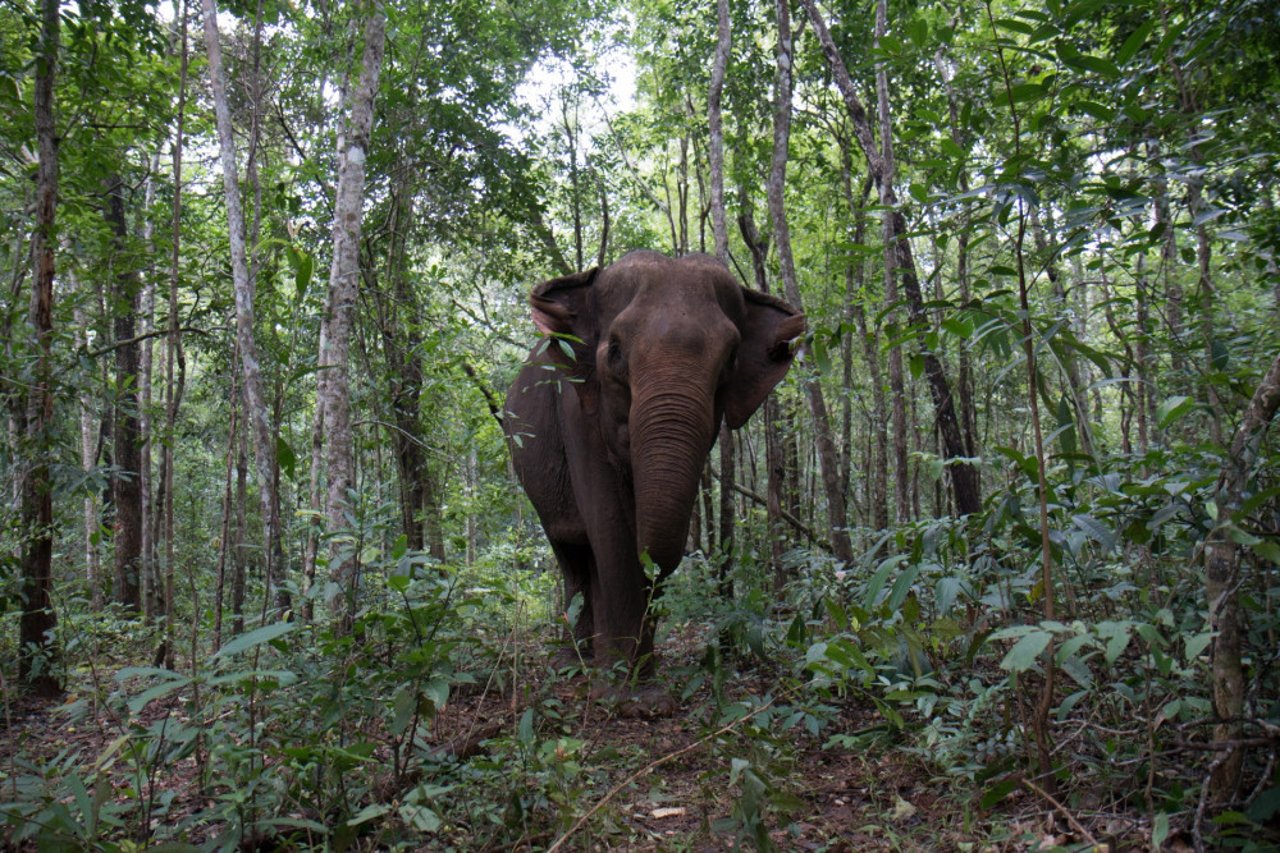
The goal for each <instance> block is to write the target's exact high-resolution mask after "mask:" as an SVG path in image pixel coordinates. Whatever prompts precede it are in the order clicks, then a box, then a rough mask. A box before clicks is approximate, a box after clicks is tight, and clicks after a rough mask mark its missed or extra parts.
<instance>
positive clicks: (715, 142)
mask: <svg viewBox="0 0 1280 853" xmlns="http://www.w3.org/2000/svg"><path fill="white" fill-rule="evenodd" d="M730 39H731V34H730V30H729V0H716V52H715V58H714V59H713V60H712V63H711V86H710V88H709V89H708V90H707V125H708V130H709V131H710V136H711V139H710V151H709V155H708V159H709V160H710V162H711V230H712V233H713V235H714V238H715V255H716V257H717V258H719V259H720V260H721V261H723V262H724V263H726V264H727V263H728V262H729V227H728V225H727V224H726V222H725V209H724V122H723V118H722V116H721V110H720V101H721V98H722V96H723V94H724V77H725V72H726V70H727V69H728V67H729V49H730V47H731V46H732V45H731V41H730Z"/></svg>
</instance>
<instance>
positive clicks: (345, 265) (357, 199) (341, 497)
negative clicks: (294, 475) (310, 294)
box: [320, 0, 386, 622]
mask: <svg viewBox="0 0 1280 853" xmlns="http://www.w3.org/2000/svg"><path fill="white" fill-rule="evenodd" d="M385 38H386V19H385V12H384V9H383V6H382V3H381V0H374V3H373V7H372V9H371V10H370V13H369V18H368V20H367V21H366V24H365V36H364V55H363V59H362V61H361V69H360V81H359V84H358V86H357V88H356V91H355V92H354V93H353V94H352V95H351V97H350V99H349V101H348V103H347V104H346V105H345V107H346V108H345V109H344V111H343V112H344V119H343V125H344V126H343V129H342V132H341V133H340V134H339V144H338V188H337V193H336V198H335V200H334V224H333V265H332V267H331V269H330V274H329V298H328V305H327V310H326V311H325V315H326V317H327V318H328V335H327V337H326V338H325V343H326V350H325V351H324V352H322V353H321V357H320V363H321V365H322V366H323V367H324V368H325V371H326V373H328V376H327V378H326V381H325V383H324V389H325V394H324V400H323V403H324V407H325V414H324V423H325V438H326V453H325V462H326V465H325V467H326V469H327V471H328V475H329V482H328V486H329V490H328V500H327V502H326V513H325V514H326V518H327V520H328V526H329V532H330V534H333V533H335V532H337V531H338V530H341V529H343V528H345V527H347V526H348V522H347V520H346V514H347V512H349V511H350V510H351V509H353V507H352V506H351V502H350V498H349V493H350V492H351V491H352V490H353V489H354V488H355V484H356V481H355V456H354V451H353V447H352V436H351V399H350V388H349V376H348V368H349V365H348V361H349V360H350V352H351V329H352V325H353V323H354V320H355V306H356V293H357V290H358V287H359V282H360V230H361V221H362V212H363V211H362V205H363V202H364V172H365V168H364V165H365V159H366V158H367V157H368V151H369V137H370V135H371V132H372V127H373V98H374V95H375V94H376V93H377V89H378V74H379V71H380V70H381V68H382V53H383V48H384V42H385ZM330 553H331V558H330V564H329V575H330V578H331V580H333V582H334V584H335V587H334V588H335V590H336V592H335V593H334V594H333V595H332V596H330V598H329V606H330V608H331V610H333V611H334V613H335V615H337V616H338V617H339V620H340V622H346V621H347V620H348V619H349V618H350V617H351V615H352V614H354V612H355V611H354V604H355V596H356V593H357V585H358V581H359V578H358V577H357V570H356V566H355V563H354V562H353V561H352V560H351V559H350V558H349V557H346V556H344V549H343V548H342V546H341V545H340V543H339V542H338V541H337V540H336V539H335V540H334V545H333V547H332V549H331V551H330ZM344 603H345V604H346V605H347V606H346V609H344Z"/></svg>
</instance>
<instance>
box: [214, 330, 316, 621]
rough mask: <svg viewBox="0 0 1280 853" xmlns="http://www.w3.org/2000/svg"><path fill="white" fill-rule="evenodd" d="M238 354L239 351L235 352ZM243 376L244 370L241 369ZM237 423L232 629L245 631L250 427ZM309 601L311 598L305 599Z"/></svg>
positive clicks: (232, 553)
mask: <svg viewBox="0 0 1280 853" xmlns="http://www.w3.org/2000/svg"><path fill="white" fill-rule="evenodd" d="M237 355H238V353H237ZM241 376H243V370H242V371H241ZM240 401H241V406H240V411H241V413H242V414H243V412H244V405H243V404H244V395H243V394H241V396H240ZM237 426H240V441H239V447H238V449H237V456H236V500H235V507H236V529H235V536H234V541H235V549H234V550H233V551H232V552H231V633H233V634H240V633H242V632H243V631H244V601H245V585H246V576H247V575H248V574H249V542H248V538H249V520H248V517H247V516H248V503H249V431H248V430H246V429H244V427H243V426H242V425H239V424H237ZM308 601H310V599H308Z"/></svg>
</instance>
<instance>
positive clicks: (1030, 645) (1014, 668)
mask: <svg viewBox="0 0 1280 853" xmlns="http://www.w3.org/2000/svg"><path fill="white" fill-rule="evenodd" d="M1052 639H1053V634H1051V633H1049V632H1048V631H1043V630H1038V629H1037V630H1034V631H1032V632H1031V633H1029V634H1027V635H1026V636H1025V637H1023V638H1022V639H1021V640H1019V641H1018V642H1016V643H1014V645H1013V648H1011V649H1009V653H1008V654H1006V655H1005V656H1004V660H1002V661H1000V668H1001V669H1004V670H1008V671H1009V672H1025V671H1026V670H1028V669H1030V668H1031V667H1033V666H1035V664H1036V661H1037V660H1039V658H1040V655H1041V653H1043V652H1044V650H1045V649H1046V648H1048V646H1049V641H1050V640H1052Z"/></svg>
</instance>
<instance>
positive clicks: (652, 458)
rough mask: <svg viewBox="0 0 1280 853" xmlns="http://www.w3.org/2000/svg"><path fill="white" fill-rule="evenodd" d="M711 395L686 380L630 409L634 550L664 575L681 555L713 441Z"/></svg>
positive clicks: (640, 398) (667, 385) (665, 387)
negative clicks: (648, 559)
mask: <svg viewBox="0 0 1280 853" xmlns="http://www.w3.org/2000/svg"><path fill="white" fill-rule="evenodd" d="M712 411H713V410H712V404H711V400H710V395H709V394H708V393H706V392H704V391H702V390H701V389H700V388H698V387H697V386H696V385H694V384H693V383H689V382H688V381H687V378H685V379H684V381H680V380H674V379H673V380H672V381H671V382H669V383H665V384H664V385H663V386H662V387H661V388H660V389H659V390H658V391H657V393H655V394H653V395H651V396H637V397H636V398H635V401H634V403H633V405H632V410H631V462H632V472H633V480H634V483H635V496H636V547H637V549H638V550H639V552H640V553H642V554H643V553H647V554H648V555H649V557H650V559H652V560H653V561H654V563H656V564H657V565H658V566H659V567H660V568H661V569H662V571H663V573H664V574H665V573H667V572H670V571H671V570H673V569H674V568H675V567H676V566H677V565H678V564H679V563H680V559H681V557H682V556H683V555H684V545H685V540H686V538H687V537H688V535H689V521H690V518H691V517H692V515H693V502H694V500H695V499H696V497H697V494H698V480H699V478H700V477H701V474H702V466H703V463H704V462H705V461H706V458H707V451H708V449H709V448H710V447H711V443H712V441H713V439H714V430H715V424H714V423H713V422H712V421H713V418H714V416H713V414H712Z"/></svg>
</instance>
